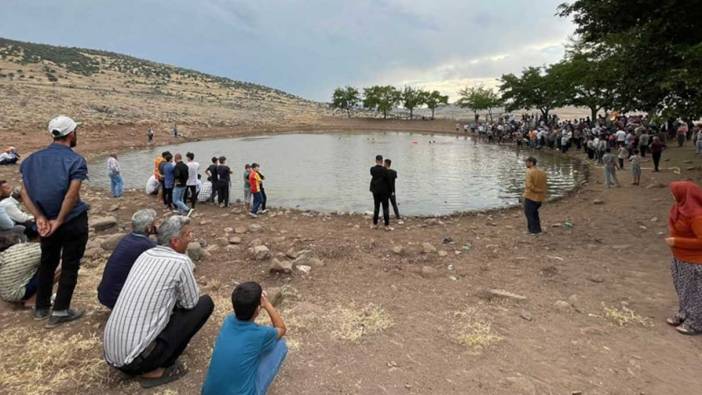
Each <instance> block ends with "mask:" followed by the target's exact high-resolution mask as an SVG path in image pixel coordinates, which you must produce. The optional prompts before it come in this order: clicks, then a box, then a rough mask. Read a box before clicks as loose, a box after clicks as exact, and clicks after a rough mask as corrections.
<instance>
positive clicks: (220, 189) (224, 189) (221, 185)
mask: <svg viewBox="0 0 702 395" xmlns="http://www.w3.org/2000/svg"><path fill="white" fill-rule="evenodd" d="M226 160H227V158H225V157H223V156H220V157H219V166H217V201H218V203H219V206H220V207H229V184H230V183H231V174H232V171H231V169H230V168H229V166H227V165H225V164H224V162H225V161H226Z"/></svg>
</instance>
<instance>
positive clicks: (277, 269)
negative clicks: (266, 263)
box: [269, 259, 293, 274]
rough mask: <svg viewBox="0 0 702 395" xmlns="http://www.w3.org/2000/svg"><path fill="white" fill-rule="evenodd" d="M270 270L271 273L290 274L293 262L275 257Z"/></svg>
mask: <svg viewBox="0 0 702 395" xmlns="http://www.w3.org/2000/svg"><path fill="white" fill-rule="evenodd" d="M269 270H270V272H271V273H284V274H290V273H292V270H293V264H292V262H290V261H279V260H277V259H273V263H271V268H270V269H269Z"/></svg>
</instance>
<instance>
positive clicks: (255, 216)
mask: <svg viewBox="0 0 702 395" xmlns="http://www.w3.org/2000/svg"><path fill="white" fill-rule="evenodd" d="M249 217H251V218H258V215H256V214H254V213H252V212H251V211H249Z"/></svg>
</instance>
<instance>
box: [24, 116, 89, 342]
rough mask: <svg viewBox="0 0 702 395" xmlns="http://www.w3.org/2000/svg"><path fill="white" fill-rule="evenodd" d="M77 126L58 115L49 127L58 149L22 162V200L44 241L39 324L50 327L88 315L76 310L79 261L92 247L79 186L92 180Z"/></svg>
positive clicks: (51, 148) (36, 312)
mask: <svg viewBox="0 0 702 395" xmlns="http://www.w3.org/2000/svg"><path fill="white" fill-rule="evenodd" d="M77 127H78V124H77V123H76V122H75V121H74V120H72V119H71V118H69V117H66V116H58V117H56V118H54V119H52V120H51V122H49V133H50V134H51V136H52V137H53V139H54V142H53V144H51V145H49V146H48V147H47V148H45V149H43V150H40V151H37V152H35V153H34V154H32V155H30V156H29V157H28V158H27V159H25V160H24V162H22V166H21V167H20V172H21V173H22V181H23V182H24V188H22V201H23V202H24V205H25V207H27V209H28V210H29V211H30V212H31V213H32V215H34V218H35V219H36V223H37V230H38V231H39V236H40V237H41V240H40V241H41V264H40V265H39V269H38V271H37V301H36V304H35V306H34V319H36V320H43V319H47V318H48V319H49V322H48V323H47V325H46V326H47V327H49V328H53V327H55V326H57V325H59V324H61V323H64V322H69V321H73V320H77V319H79V318H80V317H82V316H83V314H84V311H82V310H74V309H71V308H70V306H71V299H72V297H73V290H74V289H75V287H76V283H77V282H78V269H79V268H80V260H81V259H82V258H83V254H84V253H85V245H86V243H87V242H88V205H86V204H85V203H83V202H82V201H81V200H80V187H81V184H82V182H83V180H85V179H87V178H88V166H87V164H86V162H85V158H83V157H82V156H80V155H78V154H76V153H75V152H73V150H72V148H73V147H75V146H76V145H77V143H78V136H77V130H76V129H77ZM59 261H62V263H61V277H60V279H59V283H58V291H57V293H56V300H55V302H54V307H53V311H52V312H51V313H49V309H50V308H51V291H52V289H53V282H54V281H53V280H54V272H55V271H56V267H58V264H59Z"/></svg>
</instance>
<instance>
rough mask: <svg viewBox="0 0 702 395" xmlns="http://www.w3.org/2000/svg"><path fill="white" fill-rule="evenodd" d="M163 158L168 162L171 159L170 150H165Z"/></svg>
mask: <svg viewBox="0 0 702 395" xmlns="http://www.w3.org/2000/svg"><path fill="white" fill-rule="evenodd" d="M163 159H165V160H166V162H170V161H171V159H173V155H171V153H170V152H166V154H165V155H164V156H163Z"/></svg>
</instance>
